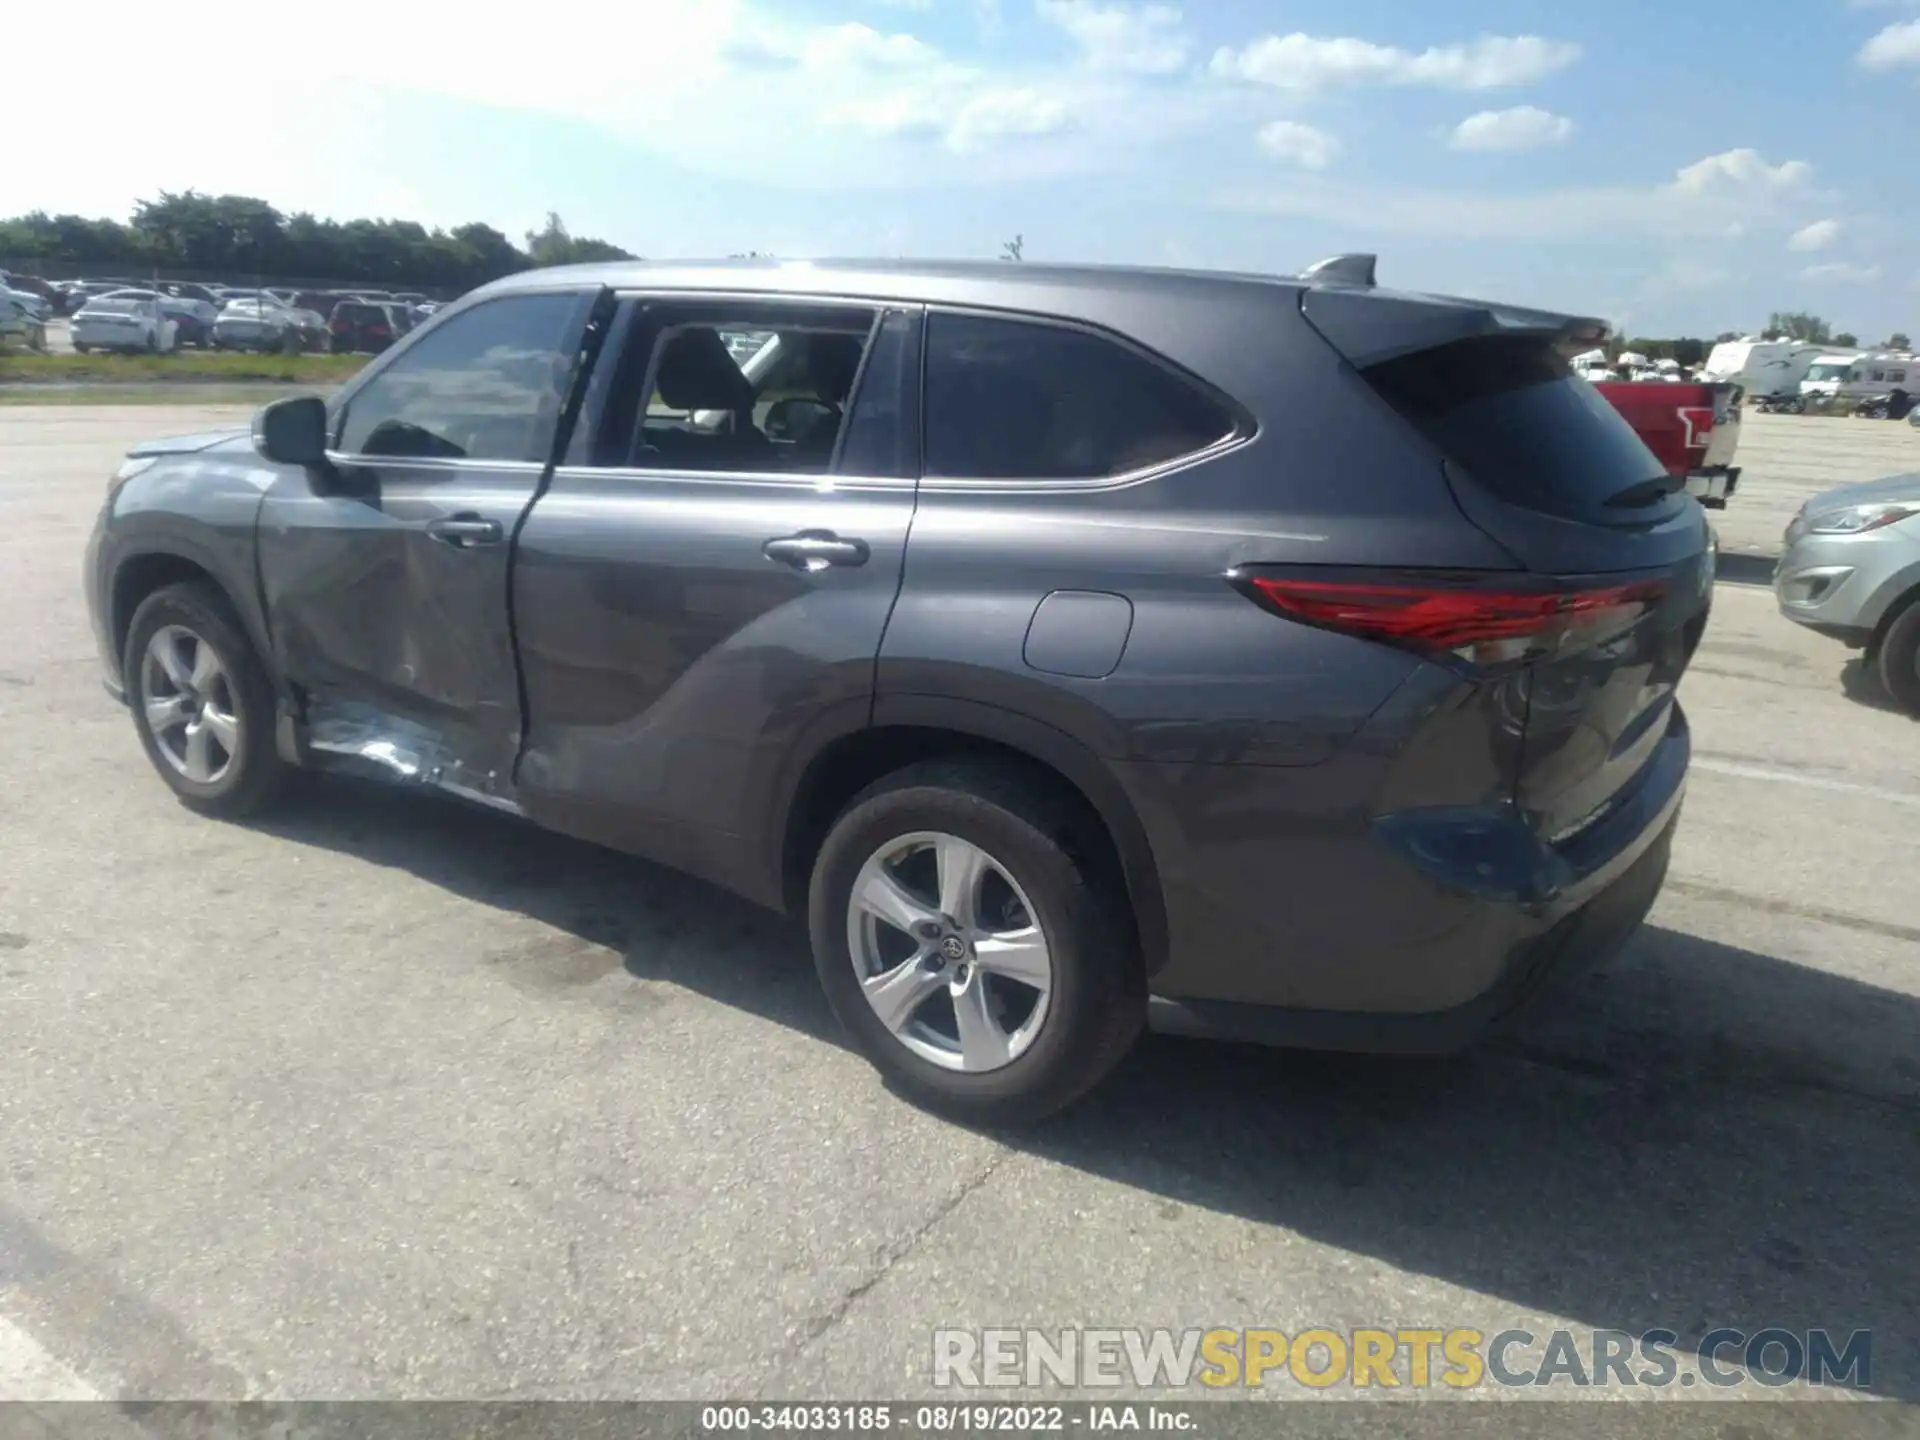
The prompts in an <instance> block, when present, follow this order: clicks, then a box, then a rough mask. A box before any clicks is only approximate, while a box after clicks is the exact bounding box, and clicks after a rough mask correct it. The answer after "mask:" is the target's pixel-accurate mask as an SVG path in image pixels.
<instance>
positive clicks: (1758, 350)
mask: <svg viewBox="0 0 1920 1440" xmlns="http://www.w3.org/2000/svg"><path fill="white" fill-rule="evenodd" d="M1834 353H1835V351H1834V349H1833V347H1832V346H1831V345H1815V344H1812V343H1811V342H1809V341H1806V340H1752V339H1748V340H1723V341H1721V343H1720V344H1718V345H1716V346H1714V347H1713V351H1712V353H1711V354H1709V355H1708V356H1707V363H1706V364H1705V365H1703V366H1702V367H1701V369H1700V378H1701V379H1702V380H1716V381H1724V380H1731V381H1732V382H1733V383H1734V384H1736V385H1738V386H1739V387H1740V388H1741V389H1742V390H1744V391H1746V393H1747V395H1748V397H1749V398H1751V399H1759V398H1760V397H1761V396H1768V395H1782V396H1784V395H1794V394H1798V393H1799V392H1800V388H1801V386H1800V382H1801V381H1802V380H1804V379H1806V378H1807V371H1808V369H1809V368H1811V367H1812V366H1813V365H1814V364H1815V362H1817V361H1819V360H1822V359H1824V358H1826V357H1827V356H1830V355H1833V354H1834ZM1845 353H1846V355H1847V356H1848V357H1849V358H1851V355H1852V354H1853V352H1851V351H1848V352H1845Z"/></svg>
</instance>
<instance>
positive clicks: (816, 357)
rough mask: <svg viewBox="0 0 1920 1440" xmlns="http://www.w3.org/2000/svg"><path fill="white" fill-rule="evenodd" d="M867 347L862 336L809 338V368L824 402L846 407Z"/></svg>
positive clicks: (817, 336) (820, 336) (818, 336)
mask: <svg viewBox="0 0 1920 1440" xmlns="http://www.w3.org/2000/svg"><path fill="white" fill-rule="evenodd" d="M863 348H864V344H863V342H862V341H861V338H860V337H859V336H858V335H812V336H809V337H808V338H807V369H808V370H809V371H810V372H811V373H812V376H813V383H814V386H815V387H816V388H817V389H818V391H819V392H820V398H821V399H822V400H828V401H831V402H832V403H833V404H835V405H844V404H846V402H847V396H848V395H849V394H850V393H851V392H852V390H853V378H854V376H856V375H857V374H859V373H860V352H861V350H862V349H863Z"/></svg>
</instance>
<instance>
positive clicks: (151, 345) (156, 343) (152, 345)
mask: <svg viewBox="0 0 1920 1440" xmlns="http://www.w3.org/2000/svg"><path fill="white" fill-rule="evenodd" d="M144 348H145V349H146V352H147V354H149V355H158V354H159V353H160V332H159V331H158V330H149V331H148V332H147V339H146V345H145V347H144Z"/></svg>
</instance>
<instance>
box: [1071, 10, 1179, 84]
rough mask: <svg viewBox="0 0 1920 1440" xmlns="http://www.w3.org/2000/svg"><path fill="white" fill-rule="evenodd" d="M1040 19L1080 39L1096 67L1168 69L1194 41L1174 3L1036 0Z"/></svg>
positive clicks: (1138, 71) (1157, 71) (1142, 71)
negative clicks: (1125, 3)
mask: <svg viewBox="0 0 1920 1440" xmlns="http://www.w3.org/2000/svg"><path fill="white" fill-rule="evenodd" d="M1034 10H1035V12H1036V13H1037V14H1038V15H1039V16H1040V18H1041V19H1043V20H1046V21H1049V22H1051V23H1052V24H1055V25H1058V26H1059V27H1060V28H1061V29H1062V30H1064V31H1066V32H1067V34H1069V35H1071V36H1072V37H1073V39H1074V40H1075V41H1076V42H1077V43H1078V44H1079V46H1080V51H1081V55H1082V57H1083V58H1084V60H1085V62H1086V63H1087V64H1088V65H1090V66H1092V67H1093V68H1094V69H1096V70H1121V71H1131V72H1133V73H1135V74H1140V75H1164V74H1169V73H1171V72H1172V71H1175V70H1178V69H1180V68H1181V67H1182V66H1184V65H1185V64H1186V63H1187V51H1188V48H1189V46H1190V43H1191V42H1190V41H1189V40H1188V38H1187V34H1186V31H1185V30H1184V29H1183V28H1182V27H1181V23H1180V11H1179V10H1178V9H1176V8H1175V7H1174V6H1172V5H1158V4H1155V5H1102V4H1096V3H1094V0H1034Z"/></svg>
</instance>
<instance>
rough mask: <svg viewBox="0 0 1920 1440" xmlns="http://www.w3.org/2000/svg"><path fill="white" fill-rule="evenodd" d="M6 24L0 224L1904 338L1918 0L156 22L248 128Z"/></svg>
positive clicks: (1919, 208)
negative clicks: (1182, 272)
mask: <svg viewBox="0 0 1920 1440" xmlns="http://www.w3.org/2000/svg"><path fill="white" fill-rule="evenodd" d="M31 8H32V10H33V12H34V13H33V14H31V15H30V16H28V17H27V19H26V20H25V23H24V25H22V24H21V23H20V22H19V21H18V20H16V21H14V22H12V23H11V24H10V27H9V48H10V49H13V50H15V51H16V52H17V53H28V54H31V53H36V51H38V52H39V53H59V54H63V55H65V57H66V59H65V60H64V61H63V62H62V63H59V64H53V65H42V66H35V67H30V68H29V70H28V72H27V74H26V76H25V78H24V80H23V81H22V80H20V79H19V78H18V72H16V80H15V81H13V82H10V88H12V89H13V90H14V94H13V95H12V97H11V98H12V101H13V103H12V105H10V107H9V109H10V113H12V114H15V115H21V114H40V115H44V116H48V117H53V118H54V120H55V122H56V123H55V124H54V125H53V126H52V127H51V128H50V132H49V133H48V134H47V135H45V136H44V137H36V141H35V143H33V144H31V145H16V146H13V147H10V153H9V156H8V159H7V161H6V162H5V163H4V165H0V211H4V212H6V213H13V212H16V211H19V210H24V209H29V208H36V207H39V208H46V209H50V210H80V211H83V212H87V213H96V214H102V213H104V214H124V213H126V211H127V210H128V209H129V207H130V205H131V203H132V201H133V200H134V199H135V198H136V197H138V196H142V195H148V194H152V193H154V192H155V191H157V190H159V189H162V188H166V189H175V190H177V189H185V188H188V187H192V188H196V189H200V190H206V191H214V192H220V191H239V192H243V193H249V194H256V195H260V196H263V197H265V198H267V199H269V200H272V201H274V202H275V203H277V204H279V205H280V206H282V207H283V208H286V209H297V208H304V209H311V210H314V211H316V212H318V213H322V214H331V215H335V216H343V217H344V216H351V215H360V214H376V215H392V216H396V217H405V218H417V219H421V220H423V221H426V222H427V223H430V224H432V223H439V224H453V223H458V222H460V221H463V220H467V219H483V220H487V221H489V222H491V223H493V224H496V225H499V226H500V227H501V228H503V229H505V230H507V231H508V232H509V233H512V234H515V235H516V236H517V235H518V234H519V233H520V232H522V231H524V230H525V229H527V228H529V227H530V226H532V225H534V224H536V223H538V221H539V220H540V218H541V217H542V216H543V215H544V213H545V212H546V211H547V210H549V209H552V210H557V211H559V212H560V213H561V214H562V215H563V216H564V217H565V219H566V221H567V223H568V225H569V226H570V228H572V229H573V230H575V231H576V232H577V233H589V234H597V235H601V236H603V237H605V238H607V239H610V240H613V241H616V242H617V243H620V244H622V245H625V246H626V247H628V248H629V249H631V250H634V251H636V252H638V253H640V254H643V255H647V256H657V257H669V256H671V257H681V256H697V255H711V254H726V253H732V252H737V251H744V250H750V249H751V250H761V251H766V252H771V253H774V254H779V255H784V256H805V255H828V254H838V255H846V254H883V255H972V256H990V255H993V254H994V253H996V251H997V250H998V247H999V244H1000V242H1001V241H1002V240H1004V239H1005V238H1007V237H1008V236H1011V235H1013V234H1015V233H1016V232H1017V233H1020V234H1022V235H1024V236H1025V240H1026V253H1027V256H1028V258H1029V259H1034V260H1093V261H1111V262H1129V263H1143V264H1177V265H1198V266H1210V267H1227V268H1243V269H1244V268H1251V269H1258V270H1272V271H1288V270H1294V269H1298V268H1299V267H1301V266H1303V265H1305V264H1308V263H1311V262H1312V261H1314V260H1316V259H1319V258H1321V257H1323V256H1324V255H1327V254H1330V253H1334V252H1337V251H1341V250H1361V249H1365V250H1375V251H1377V252H1379V254H1380V256H1381V273H1382V279H1383V281H1385V282H1386V283H1390V284H1395V285H1404V286H1409V287H1415V288H1423V289H1437V290H1445V291H1452V292H1457V293H1470V294H1481V295H1487V296H1490V297H1498V298H1503V299H1509V300H1513V301H1516V302H1522V303H1531V304H1543V305H1553V306H1559V307H1563V308H1568V309H1579V310H1586V311H1592V312H1593V313H1597V314H1603V315H1606V316H1608V317H1609V318H1612V319H1614V320H1615V321H1616V322H1618V323H1620V324H1621V325H1622V326H1623V328H1626V329H1629V330H1632V331H1633V332H1635V333H1649V334H1660V335H1670V334H1679V333H1706V334H1712V333H1715V332H1717V331H1720V330H1728V329H1740V328H1744V327H1750V326H1757V325H1759V324H1760V323H1762V322H1763V321H1764V320H1765V318H1766V315H1767V313H1768V312H1769V311H1770V310H1774V309H1802V308H1806V309H1813V310H1816V311H1818V312H1819V313H1821V314H1823V315H1825V316H1827V317H1828V318H1829V319H1830V320H1831V321H1833V322H1834V324H1835V326H1836V328H1839V329H1844V330H1852V331H1855V332H1857V333H1859V334H1860V335H1861V337H1862V338H1863V339H1878V338H1883V337H1884V336H1885V335H1886V334H1887V333H1889V332H1890V331H1893V330H1906V331H1908V332H1916V331H1920V244H1916V243H1915V237H1916V236H1920V0H1795V3H1788V0H1748V3H1747V4H1745V5H1743V6H1741V7H1739V8H1738V9H1736V10H1733V11H1729V10H1727V9H1726V8H1725V7H1715V6H1706V5H1675V4H1672V3H1654V0H1604V3H1596V4H1586V5H1573V4H1568V3H1565V0H1554V3H1551V4H1550V3H1546V0H1462V3H1458V4H1455V5H1452V6H1438V5H1428V4H1419V5H1416V4H1412V3H1407V0H1398V3H1396V0H1231V3H1229V0H1157V3H1130V0H625V3H603V0H542V3H540V4H538V5H534V6H525V7H518V8H517V9H516V11H515V12H513V14H514V18H513V19H512V20H511V21H509V22H507V23H505V24H502V25H495V24H492V23H489V21H488V20H487V19H486V18H485V14H486V12H484V11H479V10H468V11H466V12H464V13H465V15H466V17H467V18H465V19H463V20H462V21H461V22H460V23H458V24H449V23H448V21H447V19H446V18H444V17H446V16H448V15H450V14H451V13H453V11H452V7H448V6H445V5H444V4H440V3H434V4H428V3H422V0H384V3H374V0H340V3H331V4H328V5H326V6H324V7H321V9H319V10H318V11H310V10H307V9H305V8H304V7H302V8H299V9H296V8H294V7H275V8H274V9H273V10H271V11H269V10H267V9H266V8H265V7H260V6H258V5H257V3H256V0H183V3H181V4H179V5H177V6H176V7H175V8H174V9H173V10H170V11H169V21H168V25H167V27H166V28H167V30H168V32H169V33H170V34H178V35H191V34H203V35H224V36H225V37H227V39H228V40H229V41H230V42H231V48H230V50H229V51H228V55H229V57H230V58H229V59H227V60H225V61H223V62H221V65H222V68H224V67H225V66H227V65H232V66H244V67H249V68H251V70H252V71H253V73H254V74H255V76H257V77H258V79H259V81H260V83H259V84H257V85H256V86H255V88H254V90H253V97H264V96H268V95H276V96H277V97H278V98H277V100H264V99H262V98H248V97H242V96H241V95H239V94H238V93H237V92H233V91H227V90H225V89H224V88H223V87H222V86H220V85H218V84H216V83H213V76H215V75H217V74H219V73H221V71H220V69H215V70H212V71H211V72H208V73H203V74H202V75H200V76H199V77H198V78H197V79H196V80H195V81H194V82H193V83H191V84H188V85H185V86H180V85H177V84H174V83H172V81H171V80H170V79H169V78H168V77H169V76H170V75H172V74H173V73H174V72H175V70H176V66H175V64H174V63H173V62H172V61H170V60H169V58H168V57H167V56H166V55H165V53H164V47H162V48H161V49H160V51H159V52H158V53H155V52H148V51H143V50H142V49H140V48H139V47H136V46H133V45H131V44H128V45H126V46H121V47H116V46H111V45H107V46H90V47H89V48H88V49H87V51H86V52H85V54H84V57H82V56H81V55H76V54H75V53H74V52H73V51H72V40H73V36H72V33H71V30H70V27H69V26H68V25H67V24H66V22H65V21H64V20H62V19H61V18H60V16H59V15H58V14H57V13H55V12H54V11H53V9H52V7H45V6H35V7H31ZM36 28H38V29H41V30H44V31H45V32H46V33H45V34H44V36H40V35H36V34H35V33H34V32H35V31H36ZM339 36H353V37H360V40H359V41H357V42H354V43H343V42H342V41H341V40H338V39H335V38H330V37H339ZM362 42H364V43H362ZM42 46H44V47H45V48H44V49H42V48H41V47H42ZM82 58H84V60H85V62H86V66H87V73H88V74H89V75H94V76H96V77H97V78H96V82H95V84H94V85H93V86H91V87H90V88H92V89H94V91H95V93H99V94H107V93H113V92H112V90H111V89H107V88H102V87H103V85H104V84H105V82H107V81H109V80H111V79H113V78H114V77H111V76H105V75H103V74H102V73H101V72H100V69H99V67H101V66H103V65H104V66H106V67H108V68H109V69H111V68H112V67H115V66H118V67H122V68H124V69H125V70H126V71H127V74H126V75H125V76H124V77H121V78H122V79H123V80H124V83H127V84H130V85H132V84H139V83H146V84H150V85H154V86H156V88H157V89H158V91H159V95H160V98H159V100H158V101H157V102H156V103H154V104H152V105H149V106H148V107H146V109H145V110H144V111H143V112H142V113H141V123H140V124H139V125H138V126H137V127H135V126H129V125H128V124H126V123H124V117H125V115H126V113H128V112H121V111H117V110H116V108H115V107H109V106H107V105H105V104H89V103H88V102H86V101H84V100H80V101H76V99H75V92H74V84H75V81H76V78H77V77H76V73H75V65H76V64H78V63H79V61H80V60H81V59H82ZM143 77H144V80H143ZM175 78H177V76H176V77H175ZM22 83H24V85H25V87H26V89H27V93H26V94H24V95H22V94H21V93H19V85H20V84H22ZM36 89H43V90H44V91H45V93H44V94H36V93H34V92H35V91H36Z"/></svg>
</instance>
